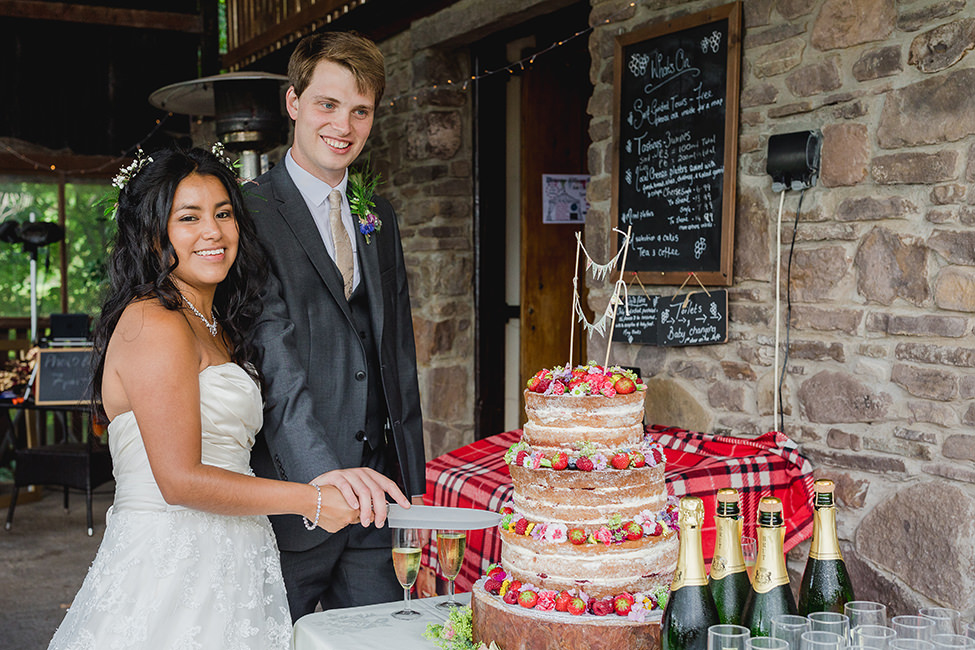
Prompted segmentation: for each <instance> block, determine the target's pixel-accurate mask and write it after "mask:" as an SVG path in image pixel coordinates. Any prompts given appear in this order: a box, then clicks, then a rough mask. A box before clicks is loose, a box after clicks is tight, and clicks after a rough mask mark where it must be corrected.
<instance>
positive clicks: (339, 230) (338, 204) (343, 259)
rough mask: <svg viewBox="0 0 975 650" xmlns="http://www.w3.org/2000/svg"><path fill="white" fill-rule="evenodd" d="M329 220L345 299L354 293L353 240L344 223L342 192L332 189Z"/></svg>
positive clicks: (329, 198) (329, 202) (329, 200)
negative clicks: (343, 283)
mask: <svg viewBox="0 0 975 650" xmlns="http://www.w3.org/2000/svg"><path fill="white" fill-rule="evenodd" d="M328 204H329V210H328V220H329V221H330V222H331V226H332V241H333V242H334V243H335V265H336V266H337V267H339V272H341V273H342V279H343V280H344V281H345V299H346V300H348V299H349V296H351V295H352V242H351V241H349V231H348V230H346V229H345V224H343V223H342V192H341V191H339V190H332V193H331V194H329V195H328Z"/></svg>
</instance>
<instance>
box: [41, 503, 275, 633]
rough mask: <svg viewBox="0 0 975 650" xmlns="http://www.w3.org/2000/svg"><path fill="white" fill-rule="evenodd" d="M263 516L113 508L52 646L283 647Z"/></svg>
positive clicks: (271, 549) (271, 540)
mask: <svg viewBox="0 0 975 650" xmlns="http://www.w3.org/2000/svg"><path fill="white" fill-rule="evenodd" d="M291 630H292V625H291V615H290V613H289V611H288V599H287V596H286V594H285V588H284V580H283V578H282V576H281V562H280V558H279V555H278V547H277V543H276V541H275V538H274V533H273V532H272V530H271V525H270V523H269V522H268V520H267V517H227V516H223V515H214V514H209V513H205V512H200V511H196V510H177V511H172V512H142V511H140V512H132V511H124V512H117V513H114V514H112V515H111V516H110V518H109V520H108V525H107V527H106V530H105V537H104V539H103V540H102V543H101V546H100V547H99V549H98V554H97V555H96V556H95V561H94V563H93V564H92V566H91V569H89V571H88V576H87V577H86V578H85V582H84V584H83V585H82V587H81V590H80V591H79V592H78V595H77V596H76V597H75V600H74V602H73V603H72V605H71V608H70V609H69V610H68V613H67V614H66V615H65V617H64V621H62V623H61V626H60V627H59V628H58V630H57V632H56V633H55V635H54V639H53V640H52V641H51V645H50V646H49V649H48V650H115V649H118V648H133V649H134V648H139V649H143V650H145V649H153V650H156V649H158V650H203V649H210V648H221V649H224V650H238V649H245V648H246V649H249V650H251V649H253V650H258V649H259V650H269V649H273V650H277V649H281V650H287V648H289V647H290V642H291Z"/></svg>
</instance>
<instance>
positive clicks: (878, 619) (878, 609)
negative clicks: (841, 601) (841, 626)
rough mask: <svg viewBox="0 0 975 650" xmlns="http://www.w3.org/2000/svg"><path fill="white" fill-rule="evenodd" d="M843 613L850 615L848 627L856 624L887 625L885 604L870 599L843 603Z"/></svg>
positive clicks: (851, 627)
mask: <svg viewBox="0 0 975 650" xmlns="http://www.w3.org/2000/svg"><path fill="white" fill-rule="evenodd" d="M843 613H844V614H846V615H847V616H849V617H850V629H851V630H853V629H855V628H856V627H857V626H858V625H887V606H886V605H882V604H881V603H875V602H873V601H871V600H851V601H850V602H848V603H846V604H845V605H843Z"/></svg>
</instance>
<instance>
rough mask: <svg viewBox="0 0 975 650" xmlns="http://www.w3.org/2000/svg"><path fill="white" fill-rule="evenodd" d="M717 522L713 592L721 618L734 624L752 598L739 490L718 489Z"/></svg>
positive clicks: (711, 581)
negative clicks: (743, 539)
mask: <svg viewBox="0 0 975 650" xmlns="http://www.w3.org/2000/svg"><path fill="white" fill-rule="evenodd" d="M714 526H715V529H716V531H717V538H716V540H715V544H714V558H713V559H712V560H711V577H710V579H709V583H710V585H711V594H712V595H713V596H714V605H715V607H716V608H717V610H718V620H719V621H720V622H722V623H728V624H731V625H741V613H742V609H744V607H745V601H746V600H748V592H749V591H750V590H751V585H750V584H749V582H748V572H747V571H746V570H745V558H744V556H743V555H742V553H741V510H740V509H739V506H738V490H736V489H734V488H721V489H720V490H718V497H717V506H716V508H715V516H714Z"/></svg>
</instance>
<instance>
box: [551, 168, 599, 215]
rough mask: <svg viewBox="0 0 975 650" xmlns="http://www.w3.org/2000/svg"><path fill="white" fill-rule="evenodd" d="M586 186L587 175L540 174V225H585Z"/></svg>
mask: <svg viewBox="0 0 975 650" xmlns="http://www.w3.org/2000/svg"><path fill="white" fill-rule="evenodd" d="M588 185H589V175H588V174H542V223H562V224H583V223H585V222H586V212H588V211H589V201H588V200H587V199H586V187H587V186H588Z"/></svg>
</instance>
